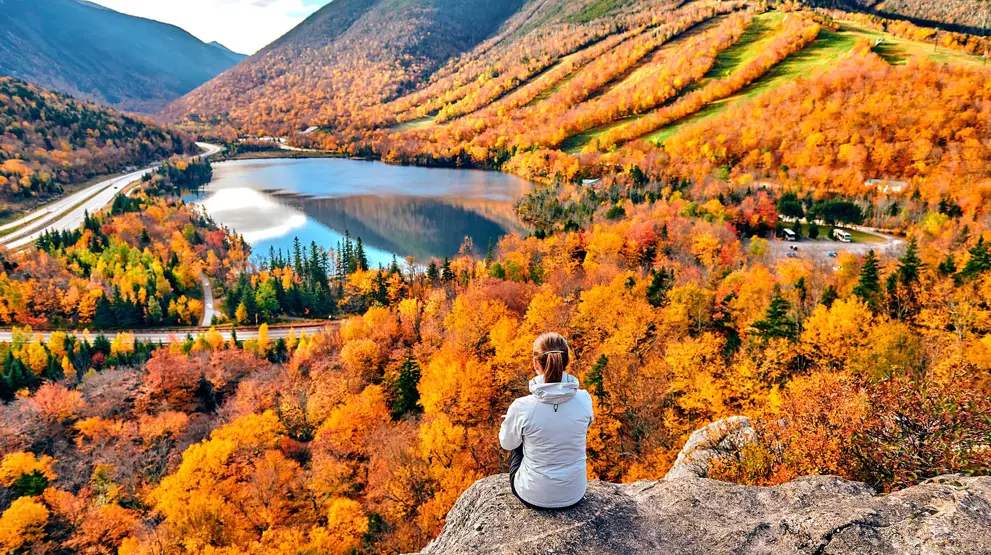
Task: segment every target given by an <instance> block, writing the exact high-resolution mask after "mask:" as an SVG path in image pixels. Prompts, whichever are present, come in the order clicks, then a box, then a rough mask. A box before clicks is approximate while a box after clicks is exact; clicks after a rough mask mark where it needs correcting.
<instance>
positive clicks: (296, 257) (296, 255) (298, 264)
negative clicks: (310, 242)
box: [292, 237, 303, 277]
mask: <svg viewBox="0 0 991 555" xmlns="http://www.w3.org/2000/svg"><path fill="white" fill-rule="evenodd" d="M292 254H293V262H292V264H293V265H292V269H293V272H296V275H297V276H299V277H302V276H303V248H302V246H301V245H300V244H299V237H293V240H292Z"/></svg>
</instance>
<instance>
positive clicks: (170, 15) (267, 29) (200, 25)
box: [90, 0, 330, 54]
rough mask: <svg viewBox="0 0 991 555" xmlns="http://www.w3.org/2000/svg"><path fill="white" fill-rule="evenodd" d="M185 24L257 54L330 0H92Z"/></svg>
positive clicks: (202, 34)
mask: <svg viewBox="0 0 991 555" xmlns="http://www.w3.org/2000/svg"><path fill="white" fill-rule="evenodd" d="M90 1H92V2H93V3H95V4H100V5H101V6H106V7H108V8H110V9H112V10H117V11H118V12H123V13H126V14H131V15H137V16H140V17H145V18H148V19H154V20H157V21H162V22H165V23H171V24H172V25H176V26H179V27H182V28H183V29H185V30H187V31H189V32H190V33H192V34H193V35H196V37H197V38H199V39H200V40H202V41H203V42H212V41H217V42H219V43H221V44H223V45H224V46H226V47H227V48H230V49H231V50H234V51H235V52H240V53H242V54H254V53H255V52H257V51H258V50H260V49H261V48H262V47H264V46H265V45H267V44H269V43H271V42H272V41H274V40H275V39H277V38H279V37H281V36H282V35H284V34H285V33H286V32H287V31H289V30H290V29H292V28H293V27H295V26H296V25H297V24H298V23H299V22H301V21H303V20H304V19H306V17H307V16H309V15H310V14H312V13H313V12H315V11H317V10H318V9H320V8H321V7H323V6H325V5H326V4H329V3H330V0H90Z"/></svg>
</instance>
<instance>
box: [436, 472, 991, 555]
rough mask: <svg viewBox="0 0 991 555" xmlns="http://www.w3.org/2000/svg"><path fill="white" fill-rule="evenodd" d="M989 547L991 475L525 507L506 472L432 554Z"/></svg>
mask: <svg viewBox="0 0 991 555" xmlns="http://www.w3.org/2000/svg"><path fill="white" fill-rule="evenodd" d="M485 553H492V554H495V553H499V554H537V553H555V554H585V553H608V554H638V553H657V554H671V555H675V554H677V555H682V554H684V555H689V554H698V555H720V554H726V555H730V554H733V555H747V554H754V555H756V554H778V553H780V554H808V555H895V554H912V555H916V554H917V555H936V554H947V555H949V554H959V555H965V554H966V555H981V554H991V477H982V478H971V477H962V476H947V477H944V478H938V479H934V480H930V481H928V482H926V483H924V484H922V485H919V486H916V487H913V488H909V489H906V490H903V491H899V492H897V493H893V494H890V495H878V494H876V493H875V491H874V490H873V489H871V488H870V487H869V486H867V485H865V484H861V483H857V482H850V481H847V480H842V479H840V478H836V477H831V476H816V477H809V478H801V479H798V480H795V481H793V482H790V483H787V484H783V485H780V486H776V487H769V488H759V487H745V486H739V485H735V484H728V483H725V482H717V481H714V480H709V479H703V478H689V479H680V480H662V481H657V482H638V483H634V484H623V485H618V484H610V483H606V482H592V483H591V484H589V489H588V494H587V495H586V498H585V501H583V502H582V503H581V504H580V505H578V506H577V507H576V508H574V509H571V510H568V511H563V512H542V511H532V510H529V509H526V508H524V507H523V506H522V505H521V504H520V503H519V501H517V500H516V498H515V497H513V495H512V493H511V492H510V490H509V482H508V477H507V476H506V475H498V476H492V477H489V478H485V479H483V480H480V481H478V482H476V483H475V484H474V485H473V486H472V487H471V488H469V489H468V491H466V492H465V493H464V494H463V495H462V496H461V498H460V499H459V500H458V502H457V503H456V504H455V506H454V508H453V509H452V510H451V512H450V513H449V514H448V517H447V525H446V526H445V527H444V530H443V532H441V534H440V536H439V537H438V538H437V539H436V540H434V541H433V542H431V543H430V545H428V546H427V547H426V549H424V551H423V552H422V555H459V554H465V555H467V554H485Z"/></svg>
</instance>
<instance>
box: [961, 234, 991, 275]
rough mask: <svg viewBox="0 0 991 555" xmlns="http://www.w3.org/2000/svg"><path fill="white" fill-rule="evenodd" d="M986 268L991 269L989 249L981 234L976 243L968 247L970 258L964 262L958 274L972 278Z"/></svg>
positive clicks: (983, 271) (990, 252)
mask: <svg viewBox="0 0 991 555" xmlns="http://www.w3.org/2000/svg"><path fill="white" fill-rule="evenodd" d="M988 270H991V251H989V249H988V244H987V243H986V242H985V241H984V237H983V236H981V237H980V238H979V239H978V240H977V244H976V245H974V247H973V248H971V249H970V260H968V261H967V263H966V264H964V267H963V270H960V275H961V276H962V277H965V278H968V279H974V278H976V277H978V276H980V275H981V274H983V273H985V272H987V271H988Z"/></svg>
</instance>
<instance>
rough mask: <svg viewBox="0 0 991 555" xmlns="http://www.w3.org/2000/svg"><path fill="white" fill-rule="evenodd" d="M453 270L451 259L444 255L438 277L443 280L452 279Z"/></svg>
mask: <svg viewBox="0 0 991 555" xmlns="http://www.w3.org/2000/svg"><path fill="white" fill-rule="evenodd" d="M454 277H455V276H454V271H453V270H451V260H450V259H449V258H447V257H446V256H445V257H444V265H443V266H441V273H440V278H441V279H442V280H444V281H454Z"/></svg>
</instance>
